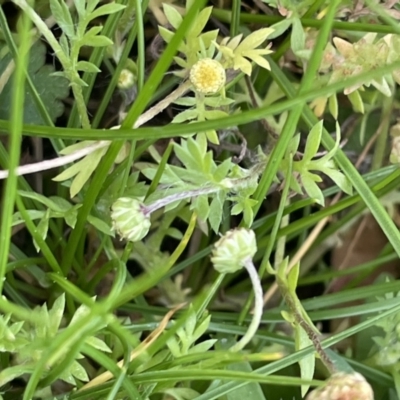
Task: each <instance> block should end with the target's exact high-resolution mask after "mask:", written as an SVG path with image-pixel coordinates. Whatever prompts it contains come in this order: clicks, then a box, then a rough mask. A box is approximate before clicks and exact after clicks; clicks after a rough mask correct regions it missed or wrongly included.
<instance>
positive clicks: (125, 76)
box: [117, 68, 136, 89]
mask: <svg viewBox="0 0 400 400" xmlns="http://www.w3.org/2000/svg"><path fill="white" fill-rule="evenodd" d="M135 81H136V77H135V75H134V73H133V72H132V71H129V69H126V68H124V69H123V70H122V71H121V73H120V74H119V78H118V83H117V85H118V88H119V89H130V88H131V87H133V85H134V84H135Z"/></svg>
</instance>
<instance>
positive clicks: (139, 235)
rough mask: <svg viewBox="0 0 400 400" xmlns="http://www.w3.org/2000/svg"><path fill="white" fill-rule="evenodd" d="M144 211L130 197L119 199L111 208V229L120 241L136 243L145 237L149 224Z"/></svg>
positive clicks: (137, 201) (140, 204)
mask: <svg viewBox="0 0 400 400" xmlns="http://www.w3.org/2000/svg"><path fill="white" fill-rule="evenodd" d="M144 209H145V206H144V204H143V203H142V202H141V201H139V200H138V199H132V198H130V197H121V198H119V199H118V200H117V201H116V202H115V203H114V204H113V205H112V206H111V219H112V223H113V229H114V230H115V231H116V232H117V233H118V235H119V236H121V239H126V240H128V241H130V242H137V241H139V240H141V239H143V238H144V237H145V236H146V235H147V233H148V232H149V229H150V225H151V223H150V217H149V215H147V214H146V213H145V212H144Z"/></svg>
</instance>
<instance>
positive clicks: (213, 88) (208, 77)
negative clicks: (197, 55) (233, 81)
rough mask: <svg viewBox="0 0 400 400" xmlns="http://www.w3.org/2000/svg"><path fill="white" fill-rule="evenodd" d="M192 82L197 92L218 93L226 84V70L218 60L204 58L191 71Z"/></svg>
mask: <svg viewBox="0 0 400 400" xmlns="http://www.w3.org/2000/svg"><path fill="white" fill-rule="evenodd" d="M190 82H192V84H193V86H194V88H195V90H196V91H197V92H200V93H203V94H214V93H217V92H219V91H220V90H221V89H222V87H223V86H224V85H225V82H226V73H225V68H224V67H223V66H222V65H221V63H220V62H218V61H216V60H213V59H211V58H203V59H202V60H200V61H197V63H196V64H194V65H193V67H192V68H191V69H190Z"/></svg>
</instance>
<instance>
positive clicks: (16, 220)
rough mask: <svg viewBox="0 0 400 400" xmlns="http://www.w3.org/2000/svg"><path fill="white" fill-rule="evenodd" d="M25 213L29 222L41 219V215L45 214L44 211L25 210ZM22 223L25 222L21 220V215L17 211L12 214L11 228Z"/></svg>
mask: <svg viewBox="0 0 400 400" xmlns="http://www.w3.org/2000/svg"><path fill="white" fill-rule="evenodd" d="M26 212H27V214H28V217H29V219H30V220H31V221H34V220H36V219H40V218H43V215H44V214H45V211H40V210H26ZM23 223H25V220H24V219H23V218H22V216H21V213H20V212H19V211H18V212H16V213H14V215H13V220H12V226H16V225H19V224H23Z"/></svg>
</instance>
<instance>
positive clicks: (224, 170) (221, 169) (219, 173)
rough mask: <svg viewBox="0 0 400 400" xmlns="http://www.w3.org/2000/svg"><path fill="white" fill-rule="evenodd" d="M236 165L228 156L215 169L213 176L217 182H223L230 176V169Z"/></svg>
mask: <svg viewBox="0 0 400 400" xmlns="http://www.w3.org/2000/svg"><path fill="white" fill-rule="evenodd" d="M233 166H234V164H233V162H232V160H231V159H230V158H227V159H226V160H224V161H223V162H222V163H221V164H219V165H218V166H217V168H216V169H215V170H214V171H213V177H214V180H215V182H221V181H222V180H223V179H225V178H226V177H227V176H228V173H229V171H230V170H231V168H232V167H233Z"/></svg>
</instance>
